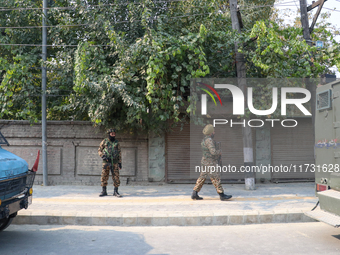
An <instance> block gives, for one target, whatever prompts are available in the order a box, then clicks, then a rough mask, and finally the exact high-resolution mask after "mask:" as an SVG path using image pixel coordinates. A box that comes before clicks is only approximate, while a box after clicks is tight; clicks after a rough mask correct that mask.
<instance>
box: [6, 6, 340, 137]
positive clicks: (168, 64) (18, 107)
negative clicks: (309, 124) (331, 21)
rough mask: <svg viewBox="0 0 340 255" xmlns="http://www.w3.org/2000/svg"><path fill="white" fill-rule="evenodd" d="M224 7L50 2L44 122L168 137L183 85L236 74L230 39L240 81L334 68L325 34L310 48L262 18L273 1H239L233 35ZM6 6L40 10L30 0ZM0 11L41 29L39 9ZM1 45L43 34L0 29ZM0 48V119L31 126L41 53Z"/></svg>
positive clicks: (184, 108) (36, 40) (183, 105)
mask: <svg viewBox="0 0 340 255" xmlns="http://www.w3.org/2000/svg"><path fill="white" fill-rule="evenodd" d="M228 2H229V1H222V0H188V1H151V0H140V1H133V0H129V1H126V0H116V1H111V0H101V1H99V0H89V1H84V0H76V1H70V0H55V1H50V6H51V7H62V8H51V9H49V12H48V25H49V26H51V27H49V28H48V43H47V44H48V45H53V46H52V47H48V59H47V62H46V63H45V64H46V65H47V69H48V74H47V77H48V79H47V95H48V97H47V99H48V100H47V102H48V105H47V113H48V115H47V116H48V119H50V120H65V119H72V120H91V121H92V122H93V123H94V124H96V125H104V126H115V127H116V128H117V129H125V130H129V131H133V130H154V131H157V130H166V129H167V128H168V127H169V124H170V123H176V122H178V121H181V119H183V118H184V117H185V116H186V115H188V112H189V111H190V108H189V101H190V93H189V92H190V90H189V85H190V84H189V83H190V79H192V78H200V77H206V78H207V77H212V78H227V77H235V76H236V70H235V51H234V45H235V42H237V43H239V45H241V47H240V50H241V51H242V52H244V53H245V55H246V58H247V77H262V78H263V77H307V76H318V75H319V74H321V73H323V72H325V71H326V70H327V68H328V67H329V66H330V64H331V65H333V64H336V65H339V59H340V56H339V47H338V44H337V43H336V42H335V41H334V40H333V39H332V37H331V35H330V34H329V33H328V31H327V29H326V28H325V27H317V28H316V31H317V33H315V34H314V35H313V36H315V37H314V38H313V39H314V40H316V39H317V38H322V39H323V40H325V39H326V38H327V40H328V41H329V42H330V43H329V45H328V46H329V47H327V48H325V49H323V50H317V49H316V48H315V47H309V46H308V45H306V43H305V42H304V41H303V40H302V31H301V29H299V28H294V27H293V28H291V27H288V28H282V27H279V26H278V25H277V24H276V23H275V22H269V21H268V20H269V19H270V17H271V13H272V8H271V7H270V5H272V4H273V2H274V1H273V0H266V1H258V0H252V1H251V0H242V1H240V5H241V6H240V9H241V13H242V18H243V22H244V28H243V31H242V34H241V35H240V34H237V33H235V32H234V31H232V28H231V20H230V13H229V6H228ZM259 5H261V6H263V7H261V8H258V7H257V6H259ZM4 6H6V7H8V8H18V7H19V6H20V7H30V8H41V7H42V6H41V1H36V0H26V1H23V0H6V1H5V3H4ZM65 7H67V8H65ZM69 7H72V8H69ZM1 14H4V15H0V24H1V26H2V27H25V26H26V27H27V26H40V25H41V19H42V11H41V9H27V10H8V11H2V12H1ZM0 44H38V45H39V44H41V28H29V29H27V28H26V29H23V28H21V29H14V28H8V29H3V30H1V37H0ZM0 47H1V51H0V70H2V73H1V76H2V81H1V85H0V101H1V108H0V118H5V119H29V120H31V121H38V120H39V119H40V118H41V114H40V113H41V103H40V101H41V100H40V99H41V66H42V64H43V63H42V62H41V60H40V57H41V55H40V54H41V47H32V46H16V45H9V46H3V45H1V46H0ZM308 52H311V54H312V56H310V55H308ZM310 59H311V61H312V63H313V65H312V66H310V65H309V60H310Z"/></svg>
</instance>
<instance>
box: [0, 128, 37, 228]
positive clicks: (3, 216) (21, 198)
mask: <svg viewBox="0 0 340 255" xmlns="http://www.w3.org/2000/svg"><path fill="white" fill-rule="evenodd" d="M1 145H7V146H9V143H8V142H7V140H6V138H5V137H4V136H3V135H2V133H1V132H0V231H2V230H4V229H6V228H7V227H8V226H9V225H10V224H11V222H12V220H13V219H14V218H15V216H17V213H18V211H19V210H22V209H27V208H28V206H29V205H30V204H31V203H32V194H33V189H32V186H33V182H34V178H35V173H36V171H37V170H38V163H39V151H38V156H37V159H36V161H35V164H34V166H33V167H32V169H31V170H30V169H28V164H27V162H26V161H25V160H23V159H22V158H20V157H18V156H16V155H14V154H13V153H11V152H9V151H7V150H5V149H3V148H2V147H1Z"/></svg>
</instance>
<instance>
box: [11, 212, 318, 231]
mask: <svg viewBox="0 0 340 255" xmlns="http://www.w3.org/2000/svg"><path fill="white" fill-rule="evenodd" d="M294 222H316V220H314V219H312V218H310V217H308V216H306V215H305V214H304V212H277V213H276V212H252V211H251V212H247V211H246V212H238V213H234V214H225V213H188V212H181V213H178V212H177V213H176V212H173V213H156V214H155V215H153V214H150V213H145V214H133V213H129V214H126V213H125V214H117V213H112V214H109V213H107V214H102V215H99V214H92V213H65V214H64V215H57V214H55V215H53V214H50V215H47V214H44V213H42V214H39V215H38V214H30V213H25V214H20V215H18V216H17V217H15V218H14V220H13V224H17V225H22V224H35V225H81V226H124V227H126V226H219V225H247V224H266V223H294Z"/></svg>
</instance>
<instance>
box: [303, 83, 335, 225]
mask: <svg viewBox="0 0 340 255" xmlns="http://www.w3.org/2000/svg"><path fill="white" fill-rule="evenodd" d="M315 141H316V142H315V156H316V157H315V166H314V171H315V192H316V196H317V197H318V198H319V204H320V208H317V209H315V210H313V211H310V212H307V213H306V215H308V216H310V217H312V218H314V219H316V220H319V221H322V222H325V223H328V224H330V225H332V226H334V227H339V226H340V81H339V80H338V81H334V82H331V83H328V84H326V85H323V86H321V87H319V88H317V90H316V112H315Z"/></svg>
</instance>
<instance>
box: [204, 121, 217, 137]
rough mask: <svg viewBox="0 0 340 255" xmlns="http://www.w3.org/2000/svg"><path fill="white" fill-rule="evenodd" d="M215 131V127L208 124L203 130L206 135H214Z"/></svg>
mask: <svg viewBox="0 0 340 255" xmlns="http://www.w3.org/2000/svg"><path fill="white" fill-rule="evenodd" d="M214 131H215V130H214V127H213V125H211V124H208V125H206V126H205V127H204V128H203V134H204V135H211V134H212V133H214Z"/></svg>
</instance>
